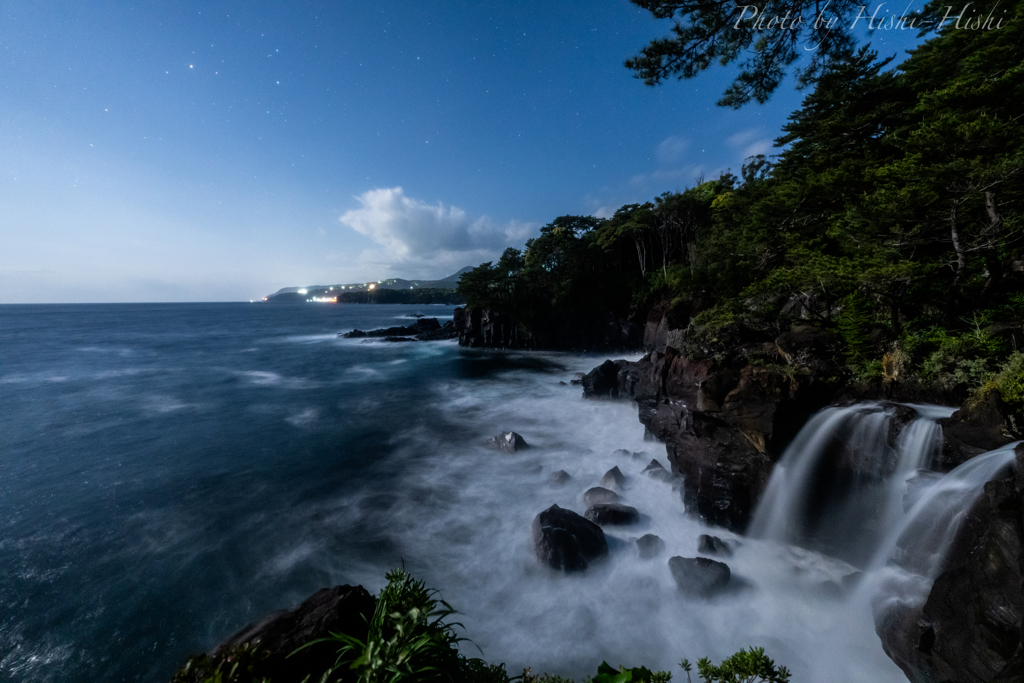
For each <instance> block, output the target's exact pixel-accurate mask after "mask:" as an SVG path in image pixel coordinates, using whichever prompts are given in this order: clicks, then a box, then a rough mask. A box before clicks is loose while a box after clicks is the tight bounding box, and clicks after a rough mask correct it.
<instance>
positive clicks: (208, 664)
mask: <svg viewBox="0 0 1024 683" xmlns="http://www.w3.org/2000/svg"><path fill="white" fill-rule="evenodd" d="M373 609H374V598H373V596H371V595H370V594H369V593H367V592H366V590H365V589H364V588H363V587H362V586H347V585H346V586H335V587H334V588H324V589H322V590H320V591H318V592H316V593H314V594H313V595H312V596H311V597H310V598H308V599H307V600H306V601H305V602H303V603H302V604H301V605H299V606H298V607H296V608H295V609H291V610H284V611H281V612H275V613H273V614H271V615H269V616H267V617H265V618H263V619H261V620H259V621H256V622H253V623H251V624H249V625H248V626H246V627H245V628H243V629H242V630H240V631H238V632H237V633H236V634H234V635H233V636H231V637H230V638H228V639H227V640H225V641H224V642H223V643H222V644H221V645H219V646H218V647H217V649H216V650H214V651H213V652H212V653H210V654H209V655H197V656H194V657H191V658H190V659H189V661H188V662H187V663H186V665H185V667H182V669H181V670H180V671H179V672H178V673H177V675H176V676H175V677H174V681H175V683H186V682H188V683H192V682H193V681H195V682H197V683H198V682H199V681H204V680H208V677H209V676H212V675H213V674H214V672H215V671H216V670H217V667H218V666H220V667H221V669H223V670H227V669H230V664H231V663H232V662H238V661H239V657H240V653H241V652H244V653H246V655H247V656H248V659H247V660H246V661H247V663H248V664H249V665H251V666H252V670H251V676H252V680H261V679H262V678H264V677H266V678H268V679H270V680H273V681H275V682H277V681H281V683H300V681H302V680H304V679H305V678H306V677H307V676H308V677H309V679H310V680H319V679H320V677H321V675H323V673H324V672H325V671H327V670H328V669H329V668H330V667H331V666H332V665H333V664H334V663H335V661H336V660H337V657H338V651H337V650H338V648H337V646H336V645H332V644H331V643H329V642H325V643H317V644H315V645H311V646H310V647H307V648H305V649H303V650H302V651H301V652H298V653H297V654H295V655H292V653H293V652H295V651H296V650H297V649H298V648H300V647H302V646H303V645H306V644H308V643H311V642H313V641H316V640H318V639H321V638H328V637H329V636H330V634H331V633H344V634H346V635H350V636H353V637H355V638H358V639H360V640H365V638H366V632H367V623H368V621H369V619H370V617H371V616H372V615H373ZM246 655H243V656H246ZM225 664H227V665H228V666H227V667H226V668H225ZM342 679H343V680H354V677H349V678H346V677H345V676H344V674H343V675H342Z"/></svg>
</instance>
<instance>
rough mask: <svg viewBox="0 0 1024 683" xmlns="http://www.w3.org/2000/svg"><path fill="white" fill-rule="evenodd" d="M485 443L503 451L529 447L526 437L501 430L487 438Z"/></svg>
mask: <svg viewBox="0 0 1024 683" xmlns="http://www.w3.org/2000/svg"><path fill="white" fill-rule="evenodd" d="M487 445H488V446H489V447H490V448H493V449H495V450H499V451H504V452H505V453H515V452H517V451H521V450H524V449H526V448H529V447H530V446H529V444H527V443H526V439H524V438H523V437H521V436H519V435H518V434H516V433H515V432H502V433H501V434H498V435H497V436H493V437H491V438H490V439H488V440H487Z"/></svg>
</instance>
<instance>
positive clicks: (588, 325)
mask: <svg viewBox="0 0 1024 683" xmlns="http://www.w3.org/2000/svg"><path fill="white" fill-rule="evenodd" d="M453 322H454V324H455V328H456V329H457V330H458V333H459V344H460V345H461V346H469V347H483V348H497V349H555V350H566V351H584V350H611V349H635V348H638V347H639V346H640V337H641V327H640V326H639V325H637V324H636V322H635V321H634V320H632V319H629V318H627V319H622V318H616V317H615V316H613V315H611V314H608V315H607V316H605V317H596V318H595V317H593V316H587V315H579V314H576V313H574V312H572V311H561V312H551V313H549V314H548V315H547V317H540V318H538V317H536V316H535V317H534V319H531V321H530V323H531V326H530V328H529V329H527V327H526V326H524V325H522V324H521V323H520V321H518V320H517V319H516V318H515V316H513V315H512V314H510V313H508V312H505V311H500V310H497V309H493V308H471V307H469V306H466V307H464V308H457V309H455V314H454V318H453Z"/></svg>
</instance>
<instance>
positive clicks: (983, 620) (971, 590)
mask: <svg viewBox="0 0 1024 683" xmlns="http://www.w3.org/2000/svg"><path fill="white" fill-rule="evenodd" d="M1022 517H1024V446H1018V447H1017V472H1015V473H1010V474H1007V475H1005V476H1003V477H1000V478H997V479H995V480H993V481H990V482H988V483H987V484H986V485H985V489H984V492H983V493H982V495H981V497H980V498H979V499H978V500H977V501H975V503H974V505H973V506H971V508H970V510H969V511H968V513H967V515H966V516H965V518H964V520H963V522H962V523H961V525H960V527H959V529H958V530H957V533H956V537H955V539H954V540H953V543H952V545H951V547H950V549H949V551H948V554H947V558H946V561H945V564H944V566H943V570H942V572H941V573H940V574H939V576H938V578H936V580H935V583H934V584H933V585H932V588H931V591H930V592H929V594H928V598H927V600H926V601H925V603H924V604H923V605H918V606H916V607H915V606H910V605H907V604H902V603H901V604H898V605H896V606H892V607H890V608H889V609H887V610H886V611H883V612H880V613H879V612H876V614H875V630H876V631H877V633H878V635H879V637H880V638H881V640H882V647H883V648H884V649H885V652H886V654H888V655H889V657H890V658H891V659H892V660H893V661H894V662H896V664H897V665H898V666H899V667H900V668H901V669H902V670H903V671H904V673H906V674H907V677H908V678H909V679H910V680H911V681H915V682H917V681H922V682H924V681H929V682H930V681H1003V682H1007V683H1008V682H1009V681H1022V680H1024V649H1022V642H1024V641H1022V638H1024V615H1022V612H1024V584H1022V578H1024V577H1022V567H1024V525H1022Z"/></svg>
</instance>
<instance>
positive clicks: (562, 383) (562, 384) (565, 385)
mask: <svg viewBox="0 0 1024 683" xmlns="http://www.w3.org/2000/svg"><path fill="white" fill-rule="evenodd" d="M558 385H559V386H562V387H567V386H569V385H568V384H566V383H565V382H562V381H559V382H558Z"/></svg>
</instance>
